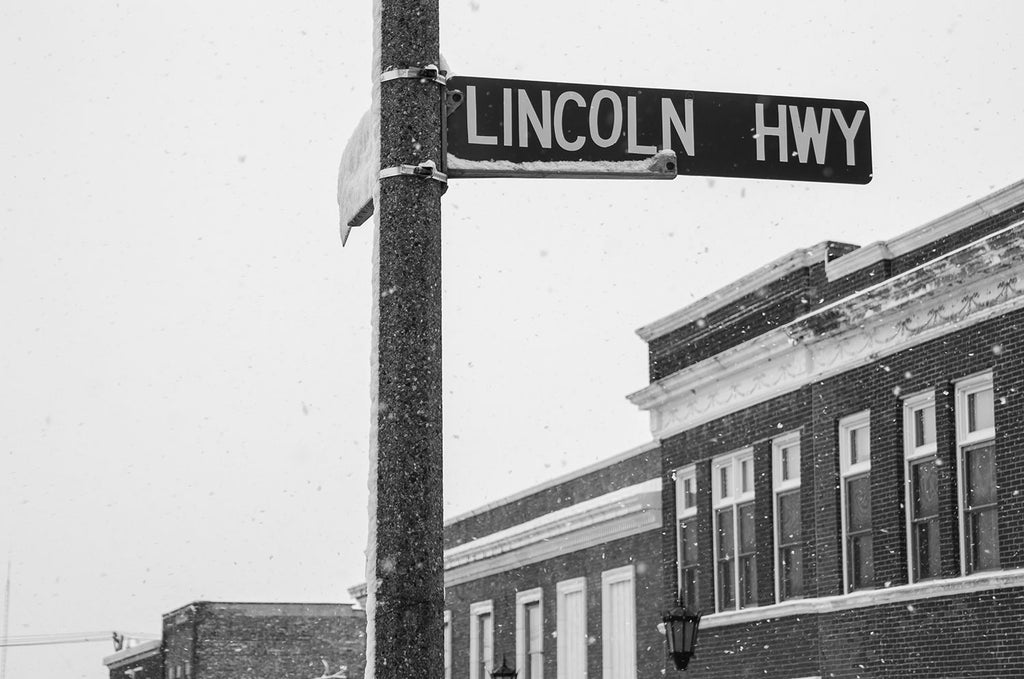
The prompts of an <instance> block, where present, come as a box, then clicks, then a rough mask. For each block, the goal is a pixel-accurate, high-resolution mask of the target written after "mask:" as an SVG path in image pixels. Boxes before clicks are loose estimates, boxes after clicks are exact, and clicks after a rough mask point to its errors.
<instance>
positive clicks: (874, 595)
mask: <svg viewBox="0 0 1024 679" xmlns="http://www.w3.org/2000/svg"><path fill="white" fill-rule="evenodd" d="M1011 587H1024V568H1018V569H1014V570H1005V571H987V572H985V573H974V574H972V575H964V576H961V577H959V578H946V579H942V580H929V581H927V582H915V583H912V584H909V585H898V586H896V587H886V588H883V589H867V590H860V591H857V592H851V593H850V594H838V595H835V596H824V597H810V598H807V599H791V600H789V601H783V602H782V603H778V604H772V605H771V606H755V607H753V608H744V609H741V610H738V611H725V612H722V613H714V614H709V615H705V616H704V617H703V618H701V629H702V630H703V629H712V628H715V627H726V626H728V625H740V624H745V623H750V622H758V621H762V620H775V619H778V618H786V617H790V616H793V615H820V614H823V613H836V612H839V611H847V610H851V609H854V608H867V607H869V606H885V605H887V604H898V603H908V604H909V603H910V602H913V601H920V600H922V599H935V598H938V597H945V596H957V595H963V594H974V593H977V592H985V591H990V590H998V589H1009V588H1011Z"/></svg>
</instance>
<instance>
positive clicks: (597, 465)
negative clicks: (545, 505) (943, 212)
mask: <svg viewBox="0 0 1024 679" xmlns="http://www.w3.org/2000/svg"><path fill="white" fill-rule="evenodd" d="M659 445H660V444H659V442H658V441H648V442H647V443H644V444H642V445H639V446H636V447H635V448H630V449H629V450H625V451H623V452H621V453H618V454H616V455H613V456H611V457H609V458H606V459H604V460H599V461H597V462H594V463H592V464H589V465H587V466H585V467H581V468H579V469H576V470H574V471H571V472H567V473H565V474H562V475H560V476H556V477H554V478H552V479H548V480H547V481H543V482H541V483H538V484H537V485H535V486H530V487H529V488H524V489H523V490H521V491H518V492H516V493H512V494H511V495H507V496H505V497H503V498H501V499H499V500H495V501H493V502H488V503H487V504H484V505H481V506H479V507H475V508H474V509H471V510H469V511H466V512H463V513H461V514H457V515H455V516H452V517H449V518H447V519H445V521H444V525H445V527H448V526H451V525H453V524H455V523H458V522H459V521H465V520H466V519H470V518H472V517H474V516H479V515H480V514H484V513H486V512H489V511H491V510H493V509H497V508H498V507H503V506H505V505H508V504H511V503H513V502H515V501H517V500H522V499H523V498H525V497H528V496H530V495H535V494H537V493H539V492H541V491H544V490H547V489H549V488H554V487H555V486H560V485H562V484H564V483H566V482H568V481H572V480H573V479H578V478H580V477H582V476H586V475H587V474H590V473H592V472H596V471H598V470H601V469H604V468H606V467H611V466H612V465H614V464H618V463H619V462H624V461H626V460H630V459H632V458H634V457H638V456H640V455H643V454H644V453H649V452H651V451H652V450H657V449H658V446H659Z"/></svg>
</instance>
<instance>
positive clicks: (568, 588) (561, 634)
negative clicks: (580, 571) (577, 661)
mask: <svg viewBox="0 0 1024 679" xmlns="http://www.w3.org/2000/svg"><path fill="white" fill-rule="evenodd" d="M577 592H578V593H580V594H582V595H583V630H584V635H585V634H586V630H587V579H586V578H572V579H571V580H562V581H561V582H559V583H557V584H556V585H555V601H556V605H557V609H558V610H557V613H556V616H557V620H556V622H555V630H556V637H557V638H556V644H555V645H556V647H557V648H556V650H555V653H556V655H557V658H556V663H555V666H556V668H557V677H558V679H587V641H586V638H583V639H579V640H572V639H569V635H568V631H567V630H566V620H565V615H566V610H565V604H564V602H565V597H566V595H567V594H576V593H577ZM581 642H582V644H583V676H582V677H580V676H573V677H570V676H569V675H568V673H567V671H566V670H567V668H566V665H565V663H564V662H562V659H563V658H565V656H566V648H567V646H568V644H569V643H581Z"/></svg>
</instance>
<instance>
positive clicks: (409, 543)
mask: <svg viewBox="0 0 1024 679" xmlns="http://www.w3.org/2000/svg"><path fill="white" fill-rule="evenodd" d="M376 7H377V10H376V11H378V12H379V15H378V16H377V17H376V22H375V24H374V25H375V27H376V28H377V34H376V35H375V36H374V38H375V40H377V41H378V42H377V47H376V50H375V53H376V54H379V56H380V61H379V62H378V63H375V65H374V68H379V69H380V70H379V71H378V74H382V75H383V76H384V77H380V75H376V76H375V77H379V78H380V79H379V88H375V89H379V98H380V99H379V121H380V163H379V166H378V167H379V174H378V180H379V196H378V202H377V205H376V210H377V211H378V222H377V223H378V226H379V230H378V232H377V234H376V237H375V239H374V240H375V243H374V247H375V249H376V252H375V257H374V286H373V294H374V300H373V304H374V309H373V319H374V320H373V322H374V326H375V327H374V339H373V343H374V346H373V350H372V351H373V357H372V359H371V362H372V364H373V365H372V373H371V380H372V385H371V390H373V393H374V395H375V398H374V399H373V414H372V417H373V418H374V422H373V425H372V426H373V428H374V433H375V436H371V453H370V466H371V469H370V504H371V507H370V517H371V519H370V536H369V545H368V549H367V669H366V677H367V679H407V678H408V677H413V676H425V677H441V676H442V675H443V673H444V651H443V638H442V637H443V635H442V625H443V611H444V566H443V546H442V516H443V498H442V491H441V486H442V484H441V480H442V479H441V477H442V467H441V464H442V456H441V445H442V441H441V195H442V194H443V193H444V190H445V187H446V183H445V177H444V175H443V174H441V173H439V172H435V171H434V170H433V167H438V168H440V167H441V166H442V164H441V160H442V158H441V154H442V149H441V122H442V121H441V105H440V102H441V101H442V99H441V98H442V97H443V96H444V88H443V79H441V80H442V82H441V83H439V82H438V81H437V80H435V79H433V78H431V77H429V76H430V72H429V69H428V70H427V71H424V70H423V69H424V68H425V67H427V66H430V65H433V64H436V63H438V60H439V48H438V0H377V3H376ZM375 96H376V95H375ZM375 108H376V107H375Z"/></svg>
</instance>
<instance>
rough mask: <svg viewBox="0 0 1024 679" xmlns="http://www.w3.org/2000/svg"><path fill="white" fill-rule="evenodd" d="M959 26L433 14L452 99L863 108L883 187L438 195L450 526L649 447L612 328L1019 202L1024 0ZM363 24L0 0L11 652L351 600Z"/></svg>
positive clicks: (360, 390)
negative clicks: (207, 608) (347, 150)
mask: <svg viewBox="0 0 1024 679" xmlns="http://www.w3.org/2000/svg"><path fill="white" fill-rule="evenodd" d="M750 4H751V5H752V4H753V3H750ZM969 7H970V9H969V11H968V9H967V8H968V5H966V4H964V3H953V2H936V1H935V0H929V1H927V2H924V1H921V2H901V3H892V2H858V3H834V2H830V3H823V2H819V1H814V2H811V1H807V2H788V3H772V4H770V5H769V4H766V3H762V4H760V5H759V6H758V8H757V9H754V10H753V11H741V10H740V9H739V6H738V5H737V4H724V3H700V4H697V3H689V2H679V1H671V2H668V1H662V2H656V1H646V2H640V3H622V2H617V1H614V0H594V1H591V2H587V1H586V0H558V1H557V2H551V0H516V1H515V2H500V1H498V0H444V1H443V2H442V5H441V17H442V35H441V45H442V50H443V52H444V54H445V56H446V58H447V60H448V61H449V63H450V65H451V67H452V68H453V69H454V70H455V71H457V72H458V73H460V74H464V75H478V76H493V77H510V78H519V79H536V80H553V81H565V82H581V83H606V84H615V85H636V86H647V87H660V88H666V89H672V88H678V89H694V90H710V91H722V92H742V93H747V92H749V93H766V94H780V95H795V96H809V97H824V98H836V99H856V100H862V101H864V102H866V103H867V104H868V106H869V107H870V110H871V125H872V139H873V155H874V173H875V176H874V180H873V181H872V183H871V184H869V185H867V186H853V185H824V184H799V183H791V182H767V181H755V180H738V179H717V180H709V179H706V178H679V179H676V180H675V181H673V182H610V181H596V180H559V179H543V180H510V179H503V180H488V181H484V180H463V181H461V182H453V183H452V185H451V187H450V189H449V191H448V193H447V195H446V196H445V197H444V227H443V228H444V234H445V241H444V248H445V251H444V290H445V293H444V294H445V311H444V361H445V364H444V365H445V374H444V380H445V386H444V393H445V404H444V412H445V424H444V427H445V436H444V440H445V455H446V463H445V465H446V466H445V488H446V493H447V497H446V500H445V505H446V506H445V510H446V514H447V515H449V516H451V515H454V514H457V513H460V512H463V511H466V510H469V509H471V508H473V507H475V506H478V505H480V504H482V503H485V502H488V501H492V500H495V499H497V498H498V497H500V496H501V495H504V494H508V493H512V492H515V491H518V490H521V489H523V488H525V487H528V486H530V485H532V484H536V483H539V482H542V481H544V480H545V479H548V478H551V477H552V476H554V475H558V474H562V473H565V472H568V471H571V470H572V469H575V468H578V467H581V466H583V465H586V464H589V463H592V462H594V461H597V460H599V459H601V458H605V457H608V456H611V455H614V454H617V453H619V452H622V451H624V450H626V449H628V448H631V447H633V446H636V445H640V444H643V443H645V442H646V441H648V440H649V436H650V435H649V430H648V428H647V420H646V416H645V415H644V414H643V413H641V412H639V411H638V410H636V409H635V408H634V407H633V406H632V405H631V404H629V402H628V401H626V400H625V398H624V397H625V395H626V394H628V393H630V392H632V391H635V390H637V389H639V388H641V387H643V386H645V384H646V383H647V371H646V353H645V352H646V349H645V345H644V343H643V342H642V341H641V340H640V339H639V338H638V337H637V336H636V335H635V333H634V331H635V330H636V328H638V327H639V326H641V325H644V324H646V323H649V322H651V321H653V320H655V319H657V318H660V317H662V316H664V315H667V314H669V313H671V312H673V311H675V310H677V309H678V308H680V307H682V306H684V305H686V304H688V303H691V302H693V301H695V300H697V299H699V298H700V297H702V296H703V295H705V294H707V293H709V292H711V291H713V290H715V289H717V288H719V287H721V286H723V285H726V284H728V283H729V282H730V281H732V280H734V279H736V278H738V277H740V276H742V275H743V274H745V273H747V272H749V271H750V270H751V269H754V268H756V267H758V266H760V265H762V264H764V263H766V262H767V261H769V260H770V259H773V258H775V257H778V256H780V255H783V254H785V253H787V252H789V251H791V250H794V249H797V248H800V247H806V246H810V245H812V244H814V243H817V242H819V241H822V240H826V239H832V240H840V241H846V242H850V243H857V244H866V243H869V242H872V241H875V240H880V239H888V238H892V237H894V236H896V235H898V234H900V233H902V232H904V231H907V230H909V229H911V228H913V227H916V226H918V225H920V224H922V223H924V222H926V221H928V220H930V219H933V218H935V217H938V216H940V215H942V214H944V213H945V212H948V211H950V210H953V209H955V208H957V207H959V206H961V205H963V204H964V203H966V202H969V201H971V200H975V199H978V198H980V197H982V196H984V195H986V194H988V193H990V192H991V191H993V190H995V189H997V188H1000V187H1003V186H1005V185H1007V184H1010V183H1012V182H1014V181H1016V180H1019V179H1021V178H1022V168H1021V164H1020V159H1021V153H1020V152H1021V149H1024V113H1022V106H1024V89H1022V87H1021V83H1022V82H1024V73H1022V61H1024V57H1022V53H1021V50H1020V47H1019V35H1018V33H1019V27H1020V26H1021V25H1022V22H1024V5H1021V4H1020V3H1018V2H1010V1H1007V2H993V1H988V2H984V1H983V2H976V3H972V4H971V5H970V6H969ZM370 32H371V7H370V2H368V1H367V2H362V1H359V2H356V1H353V0H344V1H335V2H325V1H314V0H310V1H309V2H302V3H265V2H264V3H261V2H257V3H252V2H234V1H228V0H224V1H222V2H209V1H202V2H199V1H195V0H179V1H178V2H174V3H170V2H155V1H152V0H137V1H127V0H126V1H123V2H113V1H108V0H92V1H90V2H57V1H55V0H31V1H29V0H11V1H9V2H6V3H4V4H3V5H2V6H0V87H2V90H0V92H2V98H0V385H2V386H0V465H2V466H0V559H3V560H4V561H6V560H7V559H8V558H9V559H10V561H11V564H12V565H11V568H12V581H11V598H10V631H9V632H10V635H12V636H16V635H24V634H47V633H62V632H78V631H91V630H112V629H122V630H128V631H142V632H151V633H158V632H159V630H160V615H161V614H162V613H165V612H167V611H169V610H172V609H174V608H177V607H179V606H181V605H184V604H186V603H188V602H189V601H193V600H198V599H206V600H234V601H238V600H270V601H279V600H286V601H348V600H350V598H349V597H348V595H347V592H346V589H347V588H348V587H349V586H351V585H353V584H356V583H358V582H360V581H361V580H362V578H363V568H364V564H363V554H362V552H363V549H364V547H365V541H366V523H367V522H366V518H365V517H366V509H365V508H366V502H367V496H366V470H367V454H368V453H367V438H368V432H369V428H370V424H371V423H370V418H369V385H368V379H369V351H370V346H369V338H370V267H369V264H370V255H371V252H370V250H371V245H372V238H371V236H372V232H371V227H370V226H369V225H367V226H364V227H360V228H358V229H356V230H354V231H353V232H352V235H351V237H350V239H349V242H348V245H347V246H346V247H345V248H344V249H342V247H341V242H340V238H339V236H338V216H337V207H336V204H335V185H336V179H337V165H338V160H339V158H340V154H341V149H342V148H343V146H344V144H345V142H346V140H347V139H348V136H349V134H350V132H351V131H352V129H353V128H354V126H355V124H356V122H357V121H358V119H359V117H360V115H361V114H362V113H363V111H364V110H366V109H367V107H368V106H369V97H370V72H369V64H370V56H371V47H370V45H371V35H370ZM2 567H3V566H2V563H0V569H2ZM2 577H3V575H2V570H0V578H2ZM111 651H112V646H111V645H110V644H109V643H93V644H82V645H68V646H61V647H46V648H34V649H33V648H28V649H26V648H12V649H10V650H9V653H8V656H7V677H8V678H9V679H28V678H30V677H39V676H61V677H68V678H75V677H88V678H90V679H100V678H101V677H103V676H105V668H104V667H103V666H102V665H101V659H102V657H103V656H104V655H107V654H109V653H110V652H111Z"/></svg>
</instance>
